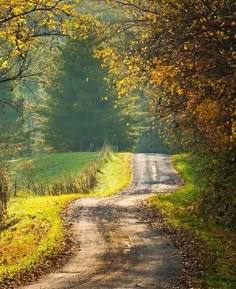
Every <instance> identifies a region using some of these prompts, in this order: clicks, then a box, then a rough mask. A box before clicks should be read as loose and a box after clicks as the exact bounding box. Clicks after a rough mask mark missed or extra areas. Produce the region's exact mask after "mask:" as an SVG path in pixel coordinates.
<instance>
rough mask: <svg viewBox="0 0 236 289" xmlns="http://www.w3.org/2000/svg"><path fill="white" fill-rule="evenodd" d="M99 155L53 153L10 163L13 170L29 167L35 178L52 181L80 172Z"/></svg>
mask: <svg viewBox="0 0 236 289" xmlns="http://www.w3.org/2000/svg"><path fill="white" fill-rule="evenodd" d="M97 155H98V153H96V152H72V153H53V154H47V155H38V156H35V157H32V158H23V159H16V160H11V161H9V164H10V169H11V170H14V171H18V172H21V171H22V170H23V171H24V170H26V169H27V168H28V169H30V170H31V171H32V175H33V177H34V178H37V179H38V180H40V181H49V182H52V181H54V180H55V179H57V178H58V177H60V176H61V175H72V176H73V175H76V174H78V173H79V172H81V171H82V169H83V168H84V166H85V165H86V164H87V163H89V162H91V161H94V160H95V159H96V157H97Z"/></svg>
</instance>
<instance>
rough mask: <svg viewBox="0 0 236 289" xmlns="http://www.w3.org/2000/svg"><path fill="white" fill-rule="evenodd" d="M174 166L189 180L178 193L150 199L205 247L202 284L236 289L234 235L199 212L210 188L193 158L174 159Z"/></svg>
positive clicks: (176, 226) (210, 288)
mask: <svg viewBox="0 0 236 289" xmlns="http://www.w3.org/2000/svg"><path fill="white" fill-rule="evenodd" d="M173 164H174V167H175V169H176V170H177V171H178V173H179V174H180V176H181V177H182V178H183V179H184V180H185V181H186V183H185V185H184V186H182V187H180V188H179V189H178V190H177V191H176V192H175V193H160V194H158V195H156V196H155V197H152V198H151V199H150V201H151V203H152V204H153V205H154V206H156V207H157V208H158V209H159V210H160V211H161V212H162V213H163V214H164V216H165V217H166V220H167V222H168V224H169V225H170V226H172V227H174V228H182V229H185V230H187V231H190V232H191V233H192V234H193V236H196V237H197V238H198V239H200V240H201V241H202V242H204V244H205V245H206V250H207V252H208V256H203V257H205V259H204V262H205V264H204V272H203V274H202V276H201V280H198V281H199V282H197V283H200V284H205V286H206V287H204V288H208V289H223V288H224V289H233V288H236V278H235V276H236V272H235V261H236V255H235V252H236V247H235V232H232V231H230V230H229V229H228V228H224V227H222V226H219V225H216V224H215V223H213V222H212V221H206V216H204V218H202V217H201V215H200V214H198V213H197V205H198V202H199V199H200V197H201V192H202V191H204V190H206V189H207V185H206V184H205V183H204V182H203V178H202V177H201V175H200V173H199V172H200V168H198V167H196V164H194V163H193V162H192V159H191V156H190V155H187V154H180V155H175V156H173Z"/></svg>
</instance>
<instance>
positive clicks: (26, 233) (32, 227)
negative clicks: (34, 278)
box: [0, 153, 131, 288]
mask: <svg viewBox="0 0 236 289" xmlns="http://www.w3.org/2000/svg"><path fill="white" fill-rule="evenodd" d="M130 160H131V154H129V153H116V154H113V153H112V154H111V156H110V159H109V160H108V161H107V162H106V163H105V164H104V165H103V167H102V169H101V171H100V172H99V180H98V185H97V186H96V187H95V189H94V190H93V191H92V192H91V193H89V194H71V195H60V196H41V197H39V196H28V197H18V198H12V199H11V200H10V203H9V207H8V223H7V226H6V227H5V229H4V230H3V231H1V232H0V283H1V282H2V281H4V280H9V279H11V278H13V279H14V276H15V275H16V274H17V273H18V272H21V271H22V270H24V271H30V270H32V269H33V268H34V267H35V266H36V265H38V264H40V263H42V262H43V261H45V259H46V258H47V257H49V256H51V255H53V254H55V253H56V251H57V248H59V247H62V246H63V245H64V240H65V239H64V237H65V231H64V227H63V222H62V220H61V213H62V211H63V210H64V208H65V207H66V206H67V205H68V203H69V202H70V201H72V200H73V199H76V198H81V197H88V196H110V195H112V194H114V193H116V192H117V191H118V190H121V189H123V188H125V187H126V186H127V185H129V182H130V177H131V163H130ZM73 162H74V159H73ZM0 287H1V285H0ZM3 288H8V287H3Z"/></svg>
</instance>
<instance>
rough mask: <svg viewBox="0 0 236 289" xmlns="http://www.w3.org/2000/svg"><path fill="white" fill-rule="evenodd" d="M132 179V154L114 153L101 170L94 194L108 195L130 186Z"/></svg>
mask: <svg viewBox="0 0 236 289" xmlns="http://www.w3.org/2000/svg"><path fill="white" fill-rule="evenodd" d="M130 181H131V154H130V153H115V154H114V153H113V154H111V157H110V160H109V162H107V163H106V164H105V165H104V166H103V168H102V169H101V170H100V171H99V175H98V184H97V186H96V187H95V188H94V190H93V192H92V194H94V195H95V196H99V197H108V196H111V195H113V194H114V193H116V192H118V191H119V190H122V189H124V188H126V187H128V186H129V184H130Z"/></svg>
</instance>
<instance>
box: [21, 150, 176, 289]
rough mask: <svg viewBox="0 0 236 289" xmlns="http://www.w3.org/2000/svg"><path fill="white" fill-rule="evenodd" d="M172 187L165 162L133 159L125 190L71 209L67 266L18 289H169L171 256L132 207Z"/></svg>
mask: <svg viewBox="0 0 236 289" xmlns="http://www.w3.org/2000/svg"><path fill="white" fill-rule="evenodd" d="M178 182H179V180H178V177H177V175H176V174H175V171H174V170H173V168H172V166H171V163H170V159H169V157H168V156H166V155H158V154H135V155H134V158H133V182H132V185H131V186H130V187H129V188H128V189H127V190H125V191H124V192H122V193H120V194H119V195H116V196H114V197H110V198H86V199H81V200H77V201H75V202H73V203H72V204H71V206H70V210H69V212H70V213H69V214H70V216H71V218H72V222H73V232H74V235H75V238H76V241H77V242H78V245H79V246H78V247H79V249H78V250H77V251H76V252H75V253H74V255H73V256H72V257H71V258H70V260H69V261H68V263H67V264H66V265H65V266H64V267H63V268H61V269H60V270H58V271H57V272H54V273H51V274H49V275H47V276H45V277H43V278H42V279H41V280H39V281H38V282H37V283H34V284H32V285H28V286H25V287H22V288H24V289H66V288H68V289H77V288H80V289H87V288H92V289H111V288H112V289H115V288H116V289H122V288H126V289H128V288H129V289H131V288H146V289H147V288H148V289H152V288H156V289H161V288H173V282H174V281H175V278H176V274H178V272H179V270H180V262H179V258H178V254H177V250H176V248H175V247H174V245H173V243H172V242H171V240H170V239H169V238H168V236H166V235H165V234H164V233H163V232H162V233H161V231H159V230H158V229H153V228H152V227H151V226H149V225H148V224H147V222H145V221H141V220H140V218H139V212H138V204H139V202H141V201H143V200H144V199H146V198H147V197H148V196H149V195H150V194H151V193H152V192H155V191H167V190H173V189H175V188H176V187H177V186H178V185H177V184H178Z"/></svg>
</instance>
